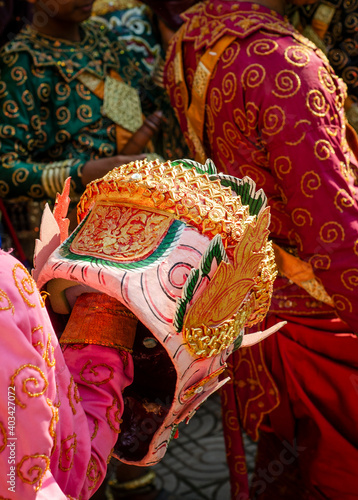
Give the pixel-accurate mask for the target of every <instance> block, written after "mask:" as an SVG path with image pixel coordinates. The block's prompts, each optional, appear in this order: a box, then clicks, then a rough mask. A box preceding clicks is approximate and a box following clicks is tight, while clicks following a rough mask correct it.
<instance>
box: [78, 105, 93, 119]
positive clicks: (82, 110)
mask: <svg viewBox="0 0 358 500" xmlns="http://www.w3.org/2000/svg"><path fill="white" fill-rule="evenodd" d="M92 115H93V114H92V108H91V106H88V105H87V104H81V106H79V107H78V108H77V116H78V118H79V119H80V120H81V122H85V123H89V122H91V121H92Z"/></svg>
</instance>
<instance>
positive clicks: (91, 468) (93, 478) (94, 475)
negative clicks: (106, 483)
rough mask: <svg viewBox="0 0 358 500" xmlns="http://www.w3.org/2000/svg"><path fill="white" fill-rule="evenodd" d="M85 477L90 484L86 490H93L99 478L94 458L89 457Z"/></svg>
mask: <svg viewBox="0 0 358 500" xmlns="http://www.w3.org/2000/svg"><path fill="white" fill-rule="evenodd" d="M86 476H87V477H88V480H89V481H90V482H91V483H92V485H91V486H89V487H88V489H89V490H93V489H94V488H95V487H96V485H97V483H98V481H99V480H100V478H101V471H100V468H99V466H98V463H97V460H96V459H95V457H94V456H91V458H90V461H89V463H88V467H87V472H86Z"/></svg>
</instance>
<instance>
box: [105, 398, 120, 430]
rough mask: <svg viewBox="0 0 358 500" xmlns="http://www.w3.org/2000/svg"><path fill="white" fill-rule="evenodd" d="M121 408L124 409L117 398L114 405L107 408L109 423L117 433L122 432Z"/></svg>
mask: <svg viewBox="0 0 358 500" xmlns="http://www.w3.org/2000/svg"><path fill="white" fill-rule="evenodd" d="M121 410H122V409H121V407H120V405H119V401H118V400H117V398H114V399H113V402H112V405H111V406H109V407H108V408H107V410H106V418H107V422H108V425H109V426H110V428H111V429H112V431H114V432H115V433H116V434H119V433H120V432H121V423H122V422H123V420H122V419H121V415H122V411H121Z"/></svg>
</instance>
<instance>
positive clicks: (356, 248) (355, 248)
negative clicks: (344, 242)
mask: <svg viewBox="0 0 358 500" xmlns="http://www.w3.org/2000/svg"><path fill="white" fill-rule="evenodd" d="M353 252H354V253H355V254H356V255H357V256H358V240H356V241H355V242H354V245H353Z"/></svg>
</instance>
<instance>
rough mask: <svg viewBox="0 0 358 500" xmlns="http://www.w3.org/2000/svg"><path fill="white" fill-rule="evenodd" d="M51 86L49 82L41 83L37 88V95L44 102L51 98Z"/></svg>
mask: <svg viewBox="0 0 358 500" xmlns="http://www.w3.org/2000/svg"><path fill="white" fill-rule="evenodd" d="M50 94H51V87H50V85H49V84H48V83H40V85H39V86H38V88H37V95H38V97H39V99H40V100H41V101H42V102H48V101H49V100H50Z"/></svg>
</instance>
